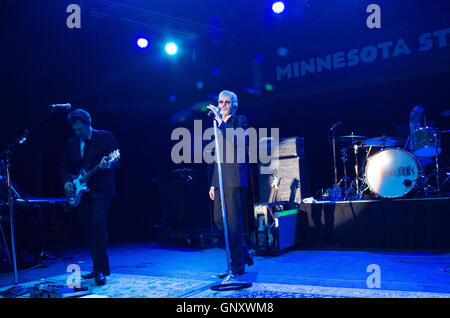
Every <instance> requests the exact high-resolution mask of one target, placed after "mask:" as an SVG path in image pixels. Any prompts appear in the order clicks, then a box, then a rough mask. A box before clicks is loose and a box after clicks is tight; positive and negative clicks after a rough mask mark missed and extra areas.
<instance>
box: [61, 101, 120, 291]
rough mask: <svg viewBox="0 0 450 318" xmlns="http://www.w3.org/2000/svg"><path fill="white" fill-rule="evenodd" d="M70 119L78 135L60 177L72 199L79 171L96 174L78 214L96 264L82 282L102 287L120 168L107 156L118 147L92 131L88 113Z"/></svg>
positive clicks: (70, 145) (105, 134)
mask: <svg viewBox="0 0 450 318" xmlns="http://www.w3.org/2000/svg"><path fill="white" fill-rule="evenodd" d="M67 119H68V121H69V123H70V125H71V126H72V129H73V131H74V132H75V135H74V136H72V137H71V138H69V140H68V141H67V144H66V149H65V152H64V158H63V161H62V163H61V166H60V175H61V179H62V182H63V184H64V190H65V192H66V195H67V197H68V198H73V196H74V195H75V192H77V189H75V187H74V184H75V182H74V179H75V178H76V177H77V175H78V173H79V172H80V170H81V169H84V170H85V171H89V170H91V171H94V172H93V173H92V174H90V176H89V179H87V180H86V182H87V186H88V188H89V191H88V192H86V193H85V194H84V195H83V196H82V197H80V198H81V199H80V200H79V203H77V211H78V214H79V217H80V223H81V227H82V229H83V232H84V236H85V239H86V241H87V243H88V246H89V250H90V254H91V257H92V261H93V272H92V273H89V274H87V275H83V278H85V279H88V278H95V282H96V284H97V285H103V284H105V283H106V276H108V275H109V273H110V267H109V259H108V254H107V243H108V232H107V228H106V216H107V212H108V208H109V203H110V200H111V198H112V197H113V196H114V195H115V189H114V170H115V168H116V167H117V166H118V164H117V161H115V160H114V161H110V160H108V157H107V155H108V154H110V153H113V152H114V151H115V150H116V151H117V149H118V146H117V143H116V141H115V139H114V136H113V134H112V133H111V132H109V131H105V130H95V129H93V128H92V126H91V116H90V115H89V113H88V112H86V111H85V110H82V109H76V110H74V111H72V112H71V113H69V115H68V116H67ZM74 176H75V177H74ZM78 178H79V177H78ZM70 201H71V200H70V199H69V202H70Z"/></svg>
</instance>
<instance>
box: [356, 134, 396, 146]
mask: <svg viewBox="0 0 450 318" xmlns="http://www.w3.org/2000/svg"><path fill="white" fill-rule="evenodd" d="M403 142H404V139H403V138H399V137H387V136H386V135H383V136H381V137H376V138H369V139H365V140H363V142H362V144H363V145H364V146H374V147H381V148H388V147H399V146H401V145H402V144H403Z"/></svg>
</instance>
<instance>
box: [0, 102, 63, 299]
mask: <svg viewBox="0 0 450 318" xmlns="http://www.w3.org/2000/svg"><path fill="white" fill-rule="evenodd" d="M54 111H55V109H54V108H53V109H50V110H49V111H48V112H47V114H46V115H45V116H44V117H42V118H41V119H40V120H39V121H37V122H36V123H35V124H34V125H33V126H32V127H31V128H30V129H25V131H24V132H23V133H22V134H21V135H20V136H19V137H18V138H16V140H15V141H14V142H13V143H12V144H10V145H9V146H8V147H7V148H6V150H4V151H3V152H2V153H0V158H4V159H5V161H6V178H7V184H8V207H9V225H10V232H11V252H12V260H13V267H14V286H13V287H11V288H9V289H8V290H6V291H3V292H2V293H1V294H2V295H4V296H6V297H8V298H15V297H17V296H20V295H23V294H26V293H27V292H28V288H24V287H21V286H19V275H18V270H17V257H16V243H15V235H14V200H15V198H14V194H13V186H12V173H11V156H12V155H13V153H14V148H15V147H16V146H17V145H21V144H23V143H25V142H26V141H27V139H28V136H29V135H30V133H31V132H32V131H33V130H34V129H36V128H37V127H38V126H40V125H41V124H42V122H44V120H46V119H47V118H48V117H50V115H51V114H53V112H54Z"/></svg>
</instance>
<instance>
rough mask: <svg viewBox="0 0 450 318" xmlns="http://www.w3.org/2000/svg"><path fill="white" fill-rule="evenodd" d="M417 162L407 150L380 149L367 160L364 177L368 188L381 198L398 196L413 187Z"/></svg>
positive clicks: (415, 180) (417, 167)
mask: <svg viewBox="0 0 450 318" xmlns="http://www.w3.org/2000/svg"><path fill="white" fill-rule="evenodd" d="M418 177H419V164H418V162H417V160H416V159H415V157H414V156H413V155H412V154H410V153H409V152H406V151H403V150H400V149H386V150H382V151H380V152H378V153H376V154H374V155H373V156H371V157H369V158H368V160H367V165H366V170H365V179H366V183H367V185H368V186H369V188H370V190H371V191H372V192H373V193H375V194H377V195H378V196H380V197H383V198H399V197H402V196H404V195H406V194H408V193H409V192H410V191H411V190H412V189H414V187H415V185H416V182H417V179H418Z"/></svg>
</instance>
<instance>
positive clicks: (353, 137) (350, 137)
mask: <svg viewBox="0 0 450 318" xmlns="http://www.w3.org/2000/svg"><path fill="white" fill-rule="evenodd" d="M363 139H367V137H366V136H358V135H353V134H352V135H347V136H339V137H337V140H339V141H355V140H363Z"/></svg>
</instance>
